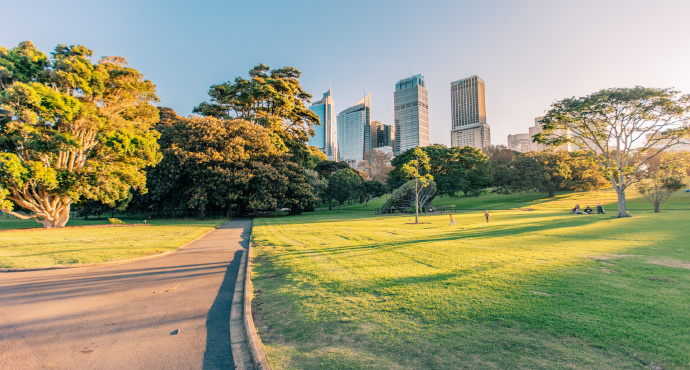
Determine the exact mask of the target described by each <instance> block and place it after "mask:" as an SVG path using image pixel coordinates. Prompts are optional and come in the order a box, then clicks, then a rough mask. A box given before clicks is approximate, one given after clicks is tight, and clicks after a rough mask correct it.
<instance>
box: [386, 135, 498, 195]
mask: <svg viewBox="0 0 690 370" xmlns="http://www.w3.org/2000/svg"><path fill="white" fill-rule="evenodd" d="M421 150H422V151H423V152H424V153H426V154H427V155H428V156H429V173H430V174H431V175H432V176H433V177H434V181H436V185H437V186H438V191H439V193H440V194H442V195H447V196H455V194H456V193H457V192H458V191H463V192H464V193H465V195H468V194H472V195H479V194H480V193H481V191H482V190H483V189H485V188H486V187H488V186H489V185H491V180H492V177H491V164H490V162H489V160H488V158H487V157H486V156H485V155H484V154H482V152H481V151H480V150H479V149H476V148H472V147H467V146H466V147H453V148H447V147H446V146H445V145H440V144H435V145H430V146H426V147H423V148H421ZM412 153H413V152H412V149H411V150H408V151H406V152H404V153H402V154H401V155H399V156H397V157H396V158H395V159H394V160H393V162H392V164H393V165H394V166H395V168H394V169H393V170H392V171H391V173H390V177H389V181H388V184H389V187H390V188H397V187H399V186H400V185H401V184H403V183H404V182H405V181H407V177H406V175H405V174H404V173H403V171H402V166H403V165H404V164H405V163H407V162H409V161H411V160H414V156H413V154H412Z"/></svg>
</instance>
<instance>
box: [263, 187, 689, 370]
mask: <svg viewBox="0 0 690 370" xmlns="http://www.w3.org/2000/svg"><path fill="white" fill-rule="evenodd" d="M540 196H541V195H540V194H521V195H510V196H500V195H485V196H482V197H479V198H445V199H438V200H437V201H436V202H434V203H435V204H436V205H441V204H455V205H456V206H457V207H458V212H456V215H455V219H456V221H457V224H458V227H451V226H448V216H447V215H433V216H422V218H421V220H420V221H421V222H428V224H422V225H408V224H406V223H407V222H409V219H410V218H412V219H414V216H412V217H410V216H409V215H405V216H400V215H384V216H375V215H374V214H373V211H372V210H373V207H376V206H378V205H380V204H381V203H382V202H383V200H375V201H373V202H370V205H369V207H364V206H362V205H357V206H351V207H348V208H347V210H345V209H344V210H343V213H342V214H338V213H337V210H336V211H330V212H328V211H324V212H316V213H312V214H305V215H302V216H295V217H282V218H270V219H269V218H266V219H257V220H255V223H254V230H253V241H254V243H255V245H256V247H255V249H254V254H255V260H254V261H255V262H254V265H253V268H254V272H253V277H252V281H253V283H254V287H255V295H256V298H255V300H254V310H255V314H256V324H257V328H258V331H259V334H260V336H261V339H262V341H263V343H264V348H265V350H266V353H267V356H268V358H269V362H270V363H271V365H272V366H273V367H274V368H275V369H284V368H299V369H312V368H339V369H347V368H353V369H354V368H372V369H374V368H486V367H489V368H515V367H519V368H551V367H556V368H561V367H569V368H583V367H585V368H633V367H643V366H647V367H649V366H650V365H652V364H655V365H660V366H663V367H664V368H686V367H690V315H689V314H688V312H690V247H689V246H688V245H689V244H688V237H690V232H689V231H688V225H690V194H688V193H684V192H679V193H676V194H674V196H673V198H672V199H671V200H670V201H669V203H667V204H664V205H662V208H661V209H662V213H660V214H654V213H653V212H652V207H651V204H650V203H648V202H646V201H645V200H643V199H641V198H639V197H637V195H636V194H634V193H633V192H632V191H631V192H629V194H628V197H629V198H631V199H629V201H630V204H629V207H630V208H631V209H633V210H634V211H631V213H632V214H633V216H634V217H631V218H626V219H616V218H613V217H612V216H613V215H615V213H616V212H615V209H616V208H615V204H614V203H615V199H616V197H615V193H613V192H612V191H611V190H608V191H600V192H583V193H565V194H559V195H558V196H557V197H556V198H555V199H544V198H540ZM599 201H601V202H603V203H604V204H605V208H606V209H607V210H608V213H607V214H606V215H570V214H569V209H570V208H572V207H573V206H574V204H575V203H580V204H581V205H582V206H583V207H584V206H585V205H587V204H589V205H590V206H594V205H595V204H596V203H597V202H599ZM474 209H477V210H474ZM478 209H481V210H483V209H489V210H490V212H491V222H490V223H489V224H487V223H486V222H485V221H484V218H483V211H479V210H478Z"/></svg>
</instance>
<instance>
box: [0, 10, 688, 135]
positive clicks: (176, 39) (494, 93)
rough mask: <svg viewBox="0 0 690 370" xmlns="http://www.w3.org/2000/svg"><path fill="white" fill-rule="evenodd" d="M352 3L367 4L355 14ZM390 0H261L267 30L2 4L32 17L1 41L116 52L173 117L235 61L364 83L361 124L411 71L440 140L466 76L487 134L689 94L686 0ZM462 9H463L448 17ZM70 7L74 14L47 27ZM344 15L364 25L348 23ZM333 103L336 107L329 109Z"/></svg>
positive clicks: (211, 20) (346, 93)
mask: <svg viewBox="0 0 690 370" xmlns="http://www.w3.org/2000/svg"><path fill="white" fill-rule="evenodd" d="M362 5H366V8H367V11H366V12H361V11H358V9H360V8H361V6H362ZM390 5H391V4H390V3H389V2H385V1H382V2H373V3H372V2H366V3H365V2H357V1H354V2H349V3H347V4H345V3H343V4H339V3H332V4H331V3H329V4H324V5H323V6H320V7H313V6H311V5H310V4H309V3H307V2H304V1H295V2H290V3H282V2H276V1H268V2H267V3H266V6H267V7H268V8H270V9H272V11H271V12H264V13H262V17H263V20H264V22H263V24H264V25H265V26H262V27H256V25H255V23H254V22H253V21H252V19H251V17H237V16H235V15H239V14H251V13H252V12H256V8H255V6H254V5H253V4H250V3H240V2H213V1H211V2H207V3H204V4H203V5H199V4H192V3H184V2H172V3H170V2H165V3H164V2H157V1H151V2H144V3H141V2H133V1H122V2H121V3H120V5H119V6H117V7H112V6H108V4H101V3H93V2H86V1H71V2H69V3H66V4H65V3H55V2H50V1H34V2H10V3H8V4H4V5H3V11H4V14H6V15H12V14H15V15H23V14H31V22H27V21H26V19H25V18H24V17H20V16H16V17H12V16H6V17H5V18H4V19H3V22H2V23H1V24H0V45H2V46H4V47H7V48H12V47H15V46H16V45H17V44H18V43H19V42H21V41H25V40H31V41H33V42H34V43H35V44H36V46H37V47H38V48H39V49H40V50H42V51H43V52H45V53H47V54H49V53H50V52H51V51H52V50H53V49H54V48H55V46H57V45H58V44H61V43H63V44H67V45H72V44H82V45H84V46H86V47H88V48H90V49H93V50H94V59H95V60H97V59H98V58H100V57H101V56H106V55H119V56H124V57H125V58H127V60H128V61H129V63H130V65H131V66H132V67H133V68H136V69H137V70H139V71H141V72H142V73H143V74H144V76H145V77H146V78H147V79H150V80H151V81H152V82H153V83H154V84H156V85H157V91H158V96H159V97H160V99H161V102H160V105H163V106H167V107H171V108H173V109H174V110H176V111H177V112H178V114H180V115H183V116H187V115H189V114H191V110H192V108H193V107H194V106H196V105H198V104H199V103H200V102H202V101H206V100H208V95H207V92H208V89H209V86H211V85H212V84H217V83H221V82H224V81H228V80H230V81H232V80H234V79H235V77H238V76H241V77H243V78H246V77H247V71H249V70H250V69H251V68H252V67H254V66H255V65H258V64H259V63H264V64H266V65H269V66H271V67H273V68H280V67H283V66H293V67H295V68H297V69H299V70H300V71H301V72H302V77H301V78H300V83H301V85H302V86H303V88H304V90H305V91H307V92H309V93H310V94H312V95H313V98H312V102H314V101H315V100H318V99H319V97H320V95H321V93H322V92H323V91H325V90H326V87H327V86H328V85H329V83H331V85H332V88H333V89H332V92H333V95H334V96H335V97H336V98H337V99H336V100H338V102H350V101H357V100H358V99H360V98H361V97H362V90H363V87H364V86H365V85H366V92H367V93H372V94H373V95H375V96H376V108H375V109H374V111H373V112H372V113H373V116H372V117H371V118H372V120H378V121H381V122H382V123H384V124H393V123H394V106H393V105H394V104H393V101H394V96H393V95H394V91H393V90H392V89H391V85H392V84H394V83H395V82H396V81H398V80H400V79H403V78H406V77H409V76H412V75H413V72H414V73H421V74H423V75H424V76H425V81H426V84H427V89H428V91H429V106H430V112H429V131H430V140H429V141H430V143H432V144H433V143H441V144H445V145H447V146H450V137H449V135H448V130H449V128H450V126H451V117H450V112H451V106H450V96H449V94H448V83H449V82H451V81H455V80H457V79H459V78H463V77H466V76H470V75H474V74H476V75H479V76H482V78H483V79H484V80H486V81H487V83H488V84H489V86H490V89H489V90H488V91H487V96H486V100H487V111H488V115H489V121H490V122H489V124H490V126H491V131H492V136H493V144H506V138H507V135H508V134H514V133H519V132H526V130H527V128H528V127H530V126H531V125H532V122H533V119H534V117H538V116H541V115H543V114H544V112H545V111H546V110H548V109H549V106H550V104H551V103H552V102H554V101H556V100H560V99H563V98H568V97H572V96H585V95H588V94H591V93H593V92H596V91H598V90H601V89H604V88H611V87H633V86H635V85H642V86H648V87H661V88H667V87H672V88H675V89H677V90H680V91H682V92H684V93H690V71H689V70H688V69H687V65H690V49H688V48H682V47H678V40H684V39H687V37H688V36H690V30H688V29H687V28H686V27H685V26H684V24H685V23H686V19H687V17H688V16H689V15H690V2H687V1H682V0H677V1H660V2H656V3H654V4H652V5H650V4H648V3H644V2H639V3H636V2H626V1H583V2H578V3H577V4H571V3H561V2H550V1H524V2H519V3H516V2H510V1H498V2H492V3H476V2H462V1H460V2H450V1H447V2H443V1H442V2H435V3H431V4H424V6H421V5H420V3H418V2H414V1H400V2H396V6H395V7H392V6H390ZM36 8H40V9H41V11H40V12H36V11H34V10H35V9H36ZM102 14H108V17H104V16H102ZM462 14H472V17H463V18H462V22H460V21H458V17H459V16H460V15H462ZM411 15H414V16H415V18H416V19H415V22H414V23H412V24H411V26H410V27H406V28H400V27H397V26H396V22H397V21H399V20H400V19H406V17H410V16H411ZM74 17H78V19H79V22H64V23H62V24H60V26H59V27H56V26H55V24H54V20H55V19H72V18H74ZM228 17H232V19H233V21H232V22H229V21H228ZM353 18H357V19H358V23H360V24H363V25H365V26H362V27H354V26H353V25H352V23H351V21H349V20H350V19H353ZM85 30H88V32H86V31H85ZM468 30H477V31H476V32H474V33H473V36H472V37H461V36H453V35H463V34H466V33H467V32H468ZM249 35H251V37H249ZM288 36H290V38H288ZM260 40H273V41H271V42H261V41H260ZM281 40H285V41H284V42H283V41H281ZM364 40H365V41H366V42H362V41H364ZM610 40H615V42H614V41H610ZM411 45H421V49H422V50H423V52H408V50H410V47H411ZM647 45H653V46H654V52H649V50H647V48H648V46H647ZM354 50H357V52H356V53H355V52H353V51H354ZM470 50H471V51H472V52H471V53H468V51H470ZM403 51H405V52H403ZM345 106H346V105H345V104H343V105H340V103H338V105H336V108H335V109H336V110H337V111H339V110H340V108H341V107H345Z"/></svg>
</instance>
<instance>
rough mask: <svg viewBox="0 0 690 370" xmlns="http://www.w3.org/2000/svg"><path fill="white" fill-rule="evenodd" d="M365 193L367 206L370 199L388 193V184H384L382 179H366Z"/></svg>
mask: <svg viewBox="0 0 690 370" xmlns="http://www.w3.org/2000/svg"><path fill="white" fill-rule="evenodd" d="M363 194H364V201H365V202H366V206H368V205H369V200H370V199H372V198H374V197H380V196H382V195H383V194H386V185H384V184H383V183H382V182H381V181H377V180H366V181H364V188H363Z"/></svg>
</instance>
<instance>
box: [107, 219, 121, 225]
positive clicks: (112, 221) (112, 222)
mask: <svg viewBox="0 0 690 370" xmlns="http://www.w3.org/2000/svg"><path fill="white" fill-rule="evenodd" d="M108 221H110V223H111V224H113V225H122V224H124V222H123V221H122V220H120V219H119V218H108Z"/></svg>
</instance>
